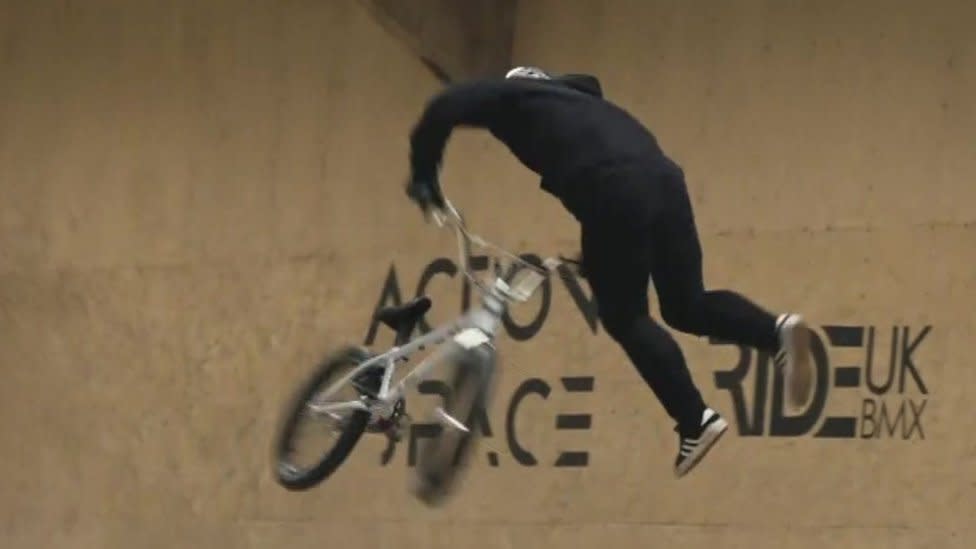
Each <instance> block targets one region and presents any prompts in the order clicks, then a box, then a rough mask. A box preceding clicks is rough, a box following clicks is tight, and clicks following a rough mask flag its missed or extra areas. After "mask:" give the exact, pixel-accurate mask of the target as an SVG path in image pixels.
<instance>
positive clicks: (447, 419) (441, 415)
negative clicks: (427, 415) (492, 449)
mask: <svg viewBox="0 0 976 549" xmlns="http://www.w3.org/2000/svg"><path fill="white" fill-rule="evenodd" d="M434 415H435V416H436V417H437V419H438V420H439V421H440V423H441V424H442V425H444V426H445V427H451V428H452V429H457V430H458V431H461V432H463V433H470V432H471V429H468V427H467V426H466V425H465V424H463V423H461V422H460V421H458V420H456V419H454V418H453V417H451V416H450V415H449V414H448V413H447V412H445V411H444V409H443V408H437V409H436V410H434Z"/></svg>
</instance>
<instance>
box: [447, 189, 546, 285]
mask: <svg viewBox="0 0 976 549" xmlns="http://www.w3.org/2000/svg"><path fill="white" fill-rule="evenodd" d="M428 213H429V215H430V217H431V218H432V219H433V220H434V222H435V223H436V224H437V226H438V227H447V226H449V227H451V228H452V229H454V233H455V236H456V237H457V240H458V259H459V261H460V268H461V271H462V272H463V273H464V275H465V276H466V277H467V278H468V279H469V280H470V281H471V282H472V283H473V284H474V285H475V286H477V287H478V288H479V289H480V290H481V291H482V292H485V293H489V294H494V295H497V296H499V297H502V298H505V299H508V300H511V301H518V302H525V301H528V299H529V298H530V297H532V294H533V293H534V292H535V290H536V289H538V287H539V285H540V284H542V281H543V280H545V278H546V277H547V276H548V275H549V273H550V272H551V271H554V270H556V269H557V268H558V267H559V265H561V264H562V260H561V259H558V258H547V259H546V260H545V261H543V263H542V267H538V266H536V265H533V264H531V263H529V262H528V261H525V260H524V259H522V258H520V257H518V256H516V255H515V254H513V253H511V252H508V251H507V250H505V249H504V248H501V247H500V246H497V245H494V244H492V243H490V242H488V241H486V240H485V239H483V238H481V237H480V236H478V235H476V234H474V233H471V232H470V231H468V229H467V226H466V225H465V223H464V216H462V215H461V212H459V211H458V210H457V208H455V207H454V205H453V204H452V203H451V201H450V200H448V199H447V198H445V199H444V207H443V208H431V209H430V210H428ZM472 245H477V246H480V247H484V248H494V249H496V250H498V251H499V252H501V253H502V254H504V255H506V256H508V257H509V258H510V259H512V260H513V262H515V263H519V264H521V265H522V266H524V267H526V268H527V269H528V274H526V275H523V276H522V278H521V279H519V280H518V281H515V280H512V281H506V280H504V279H503V278H502V277H501V276H497V277H496V278H495V282H494V284H493V285H492V286H491V287H488V286H486V285H485V284H484V283H483V282H482V281H481V280H479V279H478V277H476V276H475V275H474V273H473V272H472V269H471V247H472ZM513 276H514V273H513Z"/></svg>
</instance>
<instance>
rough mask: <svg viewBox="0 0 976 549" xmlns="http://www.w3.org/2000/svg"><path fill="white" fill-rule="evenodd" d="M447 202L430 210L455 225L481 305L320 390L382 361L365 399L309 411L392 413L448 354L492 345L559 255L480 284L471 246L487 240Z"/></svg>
mask: <svg viewBox="0 0 976 549" xmlns="http://www.w3.org/2000/svg"><path fill="white" fill-rule="evenodd" d="M446 204H447V207H446V208H445V210H442V211H434V212H432V213H433V214H434V218H435V221H437V223H438V225H439V226H444V225H445V224H447V225H451V226H453V228H454V229H455V231H456V235H457V237H458V243H459V256H460V261H461V265H462V268H461V271H462V272H464V273H465V275H466V276H468V278H469V279H471V280H472V282H474V284H475V285H476V286H477V287H478V288H480V289H481V290H482V291H481V301H480V304H479V305H478V306H476V307H474V308H472V309H469V310H468V311H466V312H464V313H462V314H461V315H460V316H459V317H457V318H455V319H454V320H452V321H450V322H447V323H445V324H442V325H440V326H437V327H436V328H434V329H432V330H431V331H430V332H428V333H426V334H424V335H421V336H419V337H416V338H414V339H411V340H410V341H408V342H407V343H404V344H403V345H399V346H394V347H392V348H390V349H389V350H387V351H386V352H384V353H382V354H380V355H377V356H374V357H372V358H370V359H369V360H366V361H364V362H362V363H361V364H359V365H357V366H356V367H355V368H353V369H352V370H351V371H350V372H349V373H347V374H346V375H344V376H343V377H342V378H340V379H338V380H337V381H336V382H334V383H333V384H332V385H331V386H330V387H329V389H327V390H326V391H324V392H323V393H322V395H321V397H322V398H327V397H328V396H330V395H332V394H334V393H335V392H336V391H338V390H339V388H341V387H343V386H345V384H347V383H349V382H351V381H352V380H353V379H354V378H355V377H356V376H358V375H359V374H361V373H362V372H363V371H365V370H367V369H369V368H373V367H375V366H376V365H377V364H380V363H382V364H383V378H382V383H381V385H380V389H379V392H378V394H377V396H376V397H375V398H373V399H370V400H369V402H368V403H367V402H364V399H363V398H360V399H359V400H351V401H346V402H337V403H332V404H323V405H310V408H311V409H312V410H313V411H315V412H319V413H326V414H332V413H335V412H339V411H345V410H363V411H368V412H370V415H371V416H373V418H375V417H377V416H378V417H381V418H388V417H390V415H392V413H393V410H394V407H395V405H396V403H397V402H398V401H399V400H400V399H401V398H403V396H404V394H405V393H406V392H407V391H408V390H411V389H413V388H414V387H416V386H417V385H418V384H419V383H421V382H422V381H423V380H424V379H426V376H427V374H428V373H429V372H430V370H431V369H432V368H433V367H434V366H436V365H438V364H440V363H441V361H443V360H444V359H446V358H449V357H450V356H451V354H452V353H458V352H464V351H466V350H468V349H473V348H476V347H478V346H479V345H483V344H489V345H491V344H492V343H493V341H494V339H495V337H496V334H497V330H498V326H499V324H501V318H502V315H503V314H504V313H505V311H506V309H507V307H508V303H509V302H513V301H515V302H524V301H527V300H528V299H529V297H531V295H532V294H533V293H534V291H535V290H536V289H537V288H538V287H539V285H540V284H541V283H542V281H543V280H544V278H545V276H544V275H543V274H541V273H540V272H539V271H543V272H545V271H547V270H552V269H553V268H554V267H555V266H556V265H557V264H558V262H559V260H557V259H547V260H546V262H545V263H544V264H543V265H544V268H543V269H539V268H537V267H534V266H531V265H529V264H527V263H526V265H528V266H529V267H530V269H529V271H530V275H529V276H527V277H526V278H524V279H523V280H522V281H520V282H519V283H518V284H514V285H509V284H508V283H507V282H505V280H504V279H503V278H502V277H501V276H500V275H498V274H497V273H496V277H495V280H494V283H493V284H491V285H484V284H482V283H481V282H479V281H478V279H477V278H476V277H475V275H474V274H473V273H472V272H471V269H470V264H471V263H470V247H471V243H472V242H477V243H479V244H482V245H487V243H486V242H485V241H484V240H483V239H481V238H480V237H477V236H476V235H472V234H471V233H469V232H467V230H466V228H465V227H464V223H463V220H462V218H461V216H460V214H459V213H458V212H457V210H455V209H454V207H453V206H452V205H451V204H450V202H446ZM512 257H514V256H512ZM448 340H451V341H452V342H453V345H447V346H445V345H444V343H445V342H447V341H448ZM427 347H436V348H437V349H436V351H435V352H433V353H432V354H431V355H430V356H428V357H427V358H425V359H424V360H423V361H421V362H420V363H419V364H417V365H416V366H415V367H414V368H413V369H412V370H411V371H410V372H409V373H407V374H406V375H405V376H404V377H403V378H401V379H400V381H398V382H397V383H396V384H392V379H393V373H394V370H396V368H397V364H398V363H399V362H406V361H408V360H409V359H410V357H411V356H412V355H413V354H414V353H416V352H418V351H422V350H424V349H425V348H427ZM445 415H446V414H445ZM446 419H447V420H448V421H451V420H454V418H449V417H448V418H446ZM453 423H455V424H458V425H460V423H459V422H457V420H454V421H453Z"/></svg>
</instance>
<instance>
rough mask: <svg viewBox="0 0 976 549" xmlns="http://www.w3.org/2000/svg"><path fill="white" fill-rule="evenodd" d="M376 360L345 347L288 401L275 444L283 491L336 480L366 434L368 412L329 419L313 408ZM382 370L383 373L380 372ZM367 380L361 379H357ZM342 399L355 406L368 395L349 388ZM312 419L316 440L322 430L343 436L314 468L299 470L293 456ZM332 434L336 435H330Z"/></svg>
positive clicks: (317, 454)
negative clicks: (319, 399) (348, 376)
mask: <svg viewBox="0 0 976 549" xmlns="http://www.w3.org/2000/svg"><path fill="white" fill-rule="evenodd" d="M372 356H373V355H372V354H370V353H369V351H367V350H366V349H363V348H361V347H352V346H351V347H344V348H342V349H339V350H338V351H335V352H334V353H332V354H330V355H329V356H327V357H326V358H325V359H324V360H323V361H322V362H321V363H319V365H318V366H317V367H316V368H315V370H314V371H313V372H312V374H311V375H310V376H309V377H308V379H307V380H305V381H304V382H303V383H302V384H301V385H300V386H299V388H298V390H297V391H296V393H295V394H294V396H292V397H291V399H290V400H289V401H288V404H287V406H286V408H285V411H284V414H283V417H282V421H281V423H280V425H279V427H278V429H277V432H276V438H275V442H274V461H275V468H274V473H275V478H276V480H277V481H278V483H279V484H280V485H281V486H283V487H284V488H287V489H289V490H307V489H309V488H312V487H314V486H316V485H318V484H320V483H321V482H322V481H324V480H325V479H326V478H327V477H329V476H330V475H332V473H334V472H335V470H336V469H338V468H339V466H340V465H342V463H343V462H344V461H345V460H346V457H348V456H349V454H350V452H352V449H353V448H354V447H355V446H356V443H358V442H359V439H360V438H361V437H362V436H363V432H364V431H365V430H366V425H367V423H368V422H369V417H370V415H369V412H367V411H365V410H345V411H342V412H337V413H334V414H332V413H329V414H327V413H322V412H317V411H315V410H314V409H312V406H311V405H313V404H321V403H317V402H315V399H316V396H317V395H318V394H319V393H320V392H322V391H324V390H325V389H327V388H328V387H329V386H330V385H332V384H333V383H335V382H336V381H337V380H339V379H341V378H342V376H344V375H346V374H348V373H349V372H350V371H352V370H353V369H354V368H356V367H357V366H358V365H360V364H362V363H363V362H365V361H367V360H369V359H370V358H372ZM377 369H379V370H380V371H382V368H380V367H379V366H377ZM362 377H363V376H361V375H357V379H358V378H362ZM340 393H342V396H341V397H340V398H338V399H336V400H338V401H355V400H361V399H362V393H363V391H362V388H361V387H357V386H356V385H355V384H354V383H349V384H347V386H345V387H342V391H340ZM309 418H311V419H313V420H316V421H314V422H313V423H315V425H316V427H317V429H316V432H314V435H315V437H316V438H321V436H322V434H323V432H322V431H323V429H322V428H323V427H325V429H324V430H326V432H325V434H338V436H337V437H336V439H335V442H334V443H333V444H332V446H331V448H328V449H324V450H318V451H315V452H313V453H312V456H313V460H312V461H311V463H308V464H299V463H298V461H297V460H296V459H295V458H296V456H295V455H294V454H295V452H296V444H297V442H298V439H299V438H300V436H299V435H300V431H301V430H302V429H301V427H302V423H303V420H305V419H309ZM323 420H324V421H323ZM330 427H331V429H330ZM329 430H331V433H329V432H328V431H329Z"/></svg>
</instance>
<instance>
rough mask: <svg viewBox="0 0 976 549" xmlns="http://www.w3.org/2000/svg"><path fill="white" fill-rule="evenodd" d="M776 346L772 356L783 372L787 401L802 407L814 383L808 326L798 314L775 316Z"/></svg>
mask: <svg viewBox="0 0 976 549" xmlns="http://www.w3.org/2000/svg"><path fill="white" fill-rule="evenodd" d="M776 336H777V337H778V338H779V349H778V350H777V351H776V355H775V356H774V358H773V361H774V363H775V364H776V367H777V368H780V369H781V370H782V371H783V377H784V380H785V381H786V390H787V396H788V400H789V402H790V404H792V405H793V406H795V407H799V406H802V405H803V404H804V403H805V402H806V401H807V398H809V396H810V388H811V386H812V385H813V364H812V363H811V362H810V328H809V327H807V324H806V322H804V320H803V317H801V316H800V315H798V314H792V313H788V314H782V315H780V316H779V317H778V318H777V319H776Z"/></svg>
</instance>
